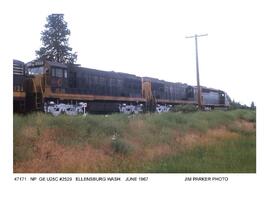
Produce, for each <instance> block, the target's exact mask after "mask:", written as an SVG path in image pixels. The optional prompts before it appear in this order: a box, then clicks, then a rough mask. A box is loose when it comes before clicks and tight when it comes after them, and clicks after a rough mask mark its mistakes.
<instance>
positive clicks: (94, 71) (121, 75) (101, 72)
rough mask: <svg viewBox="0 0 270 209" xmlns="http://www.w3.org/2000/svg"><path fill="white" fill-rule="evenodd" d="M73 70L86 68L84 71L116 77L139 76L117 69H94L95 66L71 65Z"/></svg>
mask: <svg viewBox="0 0 270 209" xmlns="http://www.w3.org/2000/svg"><path fill="white" fill-rule="evenodd" d="M70 69H72V70H75V71H76V70H84V71H90V72H93V73H99V74H103V73H104V74H111V75H112V76H116V77H129V78H139V77H138V76H136V75H133V74H128V73H121V72H115V71H105V70H98V69H93V68H85V67H79V66H71V68H70Z"/></svg>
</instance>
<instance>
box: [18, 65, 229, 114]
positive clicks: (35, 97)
mask: <svg viewBox="0 0 270 209" xmlns="http://www.w3.org/2000/svg"><path fill="white" fill-rule="evenodd" d="M197 92H198V90H197V88H196V87H194V86H191V85H188V84H183V83H172V82H167V81H164V80H159V79H156V78H150V77H139V76H136V75H132V74H127V73H120V72H114V71H102V70H96V69H90V68H84V67H81V66H80V65H75V64H69V65H66V64H61V63H57V62H51V61H31V62H28V63H23V62H21V61H19V60H13V103H14V112H29V111H35V110H39V111H44V112H49V113H52V114H53V115H59V114H61V113H66V114H69V115H76V114H78V113H86V112H90V113H111V112H123V113H138V112H143V111H157V112H166V111H169V110H170V108H171V107H172V106H174V105H178V104H192V105H197ZM201 92H202V93H201V96H202V98H201V101H202V105H203V107H204V108H215V107H225V108H226V107H228V106H229V104H230V102H229V97H228V95H227V94H226V93H225V92H224V91H222V90H217V89H212V88H206V87H201Z"/></svg>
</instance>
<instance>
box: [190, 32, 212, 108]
mask: <svg viewBox="0 0 270 209" xmlns="http://www.w3.org/2000/svg"><path fill="white" fill-rule="evenodd" d="M202 36H208V34H201V35H197V34H195V35H194V36H186V38H195V50H196V74H197V92H198V93H197V95H198V105H199V108H200V109H201V108H202V97H201V86H200V73H199V58H198V43H197V38H198V37H202Z"/></svg>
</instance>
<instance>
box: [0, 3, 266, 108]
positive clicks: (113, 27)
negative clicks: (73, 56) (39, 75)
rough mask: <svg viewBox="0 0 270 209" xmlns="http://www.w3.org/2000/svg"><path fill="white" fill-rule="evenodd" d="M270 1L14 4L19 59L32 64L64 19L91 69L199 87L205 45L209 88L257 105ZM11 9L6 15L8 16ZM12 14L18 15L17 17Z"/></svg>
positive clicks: (10, 7)
mask: <svg viewBox="0 0 270 209" xmlns="http://www.w3.org/2000/svg"><path fill="white" fill-rule="evenodd" d="M266 3H267V1H260V0H256V1H239V0H234V1H232V0H227V1H210V0H206V1H203V0H201V1H199V0H188V1H179V0H177V1H173V0H166V1H159V0H156V1H154V0H137V1H128V0H125V1H124V0H115V1H105V0H95V1H91V0H90V1H84V0H76V1H67V0H46V1H39V0H24V1H19V0H10V1H7V2H6V3H5V4H4V9H3V11H2V12H1V14H0V15H1V19H5V18H6V17H7V16H8V17H10V18H9V19H10V21H11V22H12V26H11V25H7V26H8V28H9V34H8V36H10V37H12V47H8V51H9V53H10V55H11V57H12V59H19V60H21V61H24V62H28V61H30V60H33V59H34V58H35V50H37V49H39V48H40V47H41V41H40V33H41V31H42V30H44V25H45V24H46V17H47V16H48V15H49V14H52V13H63V14H64V18H65V20H66V21H67V23H68V28H69V29H70V30H71V36H70V40H69V43H70V46H71V47H72V48H73V52H77V53H78V60H77V63H78V64H81V65H82V66H84V67H89V68H96V69H100V70H108V71H110V70H114V71H117V72H125V73H131V74H135V75H138V76H149V77H154V78H159V79H162V80H167V81H171V82H182V83H188V84H190V85H196V62H195V43H194V39H186V38H185V37H186V36H190V35H194V34H205V33H207V34H208V36H206V37H201V38H198V52H199V68H200V82H201V85H203V86H207V87H212V88H217V89H222V90H224V91H226V92H227V93H228V94H229V96H230V97H231V98H232V99H234V100H235V101H239V102H241V103H242V104H247V105H250V104H251V102H252V101H254V102H255V105H256V103H257V100H258V93H257V90H258V89H257V88H256V87H254V81H255V79H258V75H260V74H261V71H263V70H265V66H264V65H263V64H262V63H263V62H265V61H266V60H267V59H268V58H267V53H266V52H267V51H266V50H267V48H266V42H267V41H268V40H267V34H268V35H269V32H268V30H267V27H266V26H267V25H269V22H268V20H269V19H270V15H269V12H268V4H266ZM5 8H6V9H5ZM8 11H13V12H12V14H10V12H8Z"/></svg>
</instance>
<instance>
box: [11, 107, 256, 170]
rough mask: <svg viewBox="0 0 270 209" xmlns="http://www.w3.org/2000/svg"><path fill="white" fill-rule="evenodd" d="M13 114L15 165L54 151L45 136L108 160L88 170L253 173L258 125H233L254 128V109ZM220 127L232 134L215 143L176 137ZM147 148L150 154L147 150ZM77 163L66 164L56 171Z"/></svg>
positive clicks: (74, 166) (67, 168)
mask: <svg viewBox="0 0 270 209" xmlns="http://www.w3.org/2000/svg"><path fill="white" fill-rule="evenodd" d="M13 119H14V123H13V128H14V147H13V149H14V158H13V159H14V164H16V165H20V164H23V163H25V162H28V161H29V160H31V159H35V158H39V157H40V158H41V161H43V160H44V156H43V157H42V156H41V153H44V152H47V151H48V152H53V151H54V150H53V149H54V147H53V146H52V147H49V148H46V146H43V147H42V146H41V145H40V144H41V143H42V142H43V143H45V145H46V143H47V142H46V140H49V141H50V142H51V143H55V145H60V146H64V147H65V149H67V150H70V149H73V148H78V147H79V148H80V149H83V148H84V147H86V146H91V147H92V148H93V149H95V150H96V151H97V152H98V153H99V154H98V156H99V157H100V156H103V157H104V159H106V160H107V161H106V163H105V162H102V160H101V161H97V162H96V165H95V170H89V172H256V140H255V139H256V130H254V129H252V130H243V128H242V127H239V126H237V125H236V124H235V122H236V121H238V122H239V121H240V122H241V121H246V122H249V123H250V122H252V123H254V127H256V124H255V123H256V112H255V111H252V110H232V111H218V110H217V111H211V112H188V113H181V112H168V113H163V114H139V115H133V116H129V115H124V114H112V115H108V116H104V115H87V116H86V117H82V116H72V117H71V116H65V115H61V116H58V117H53V116H51V115H48V114H43V113H33V114H29V115H26V116H22V115H16V114H15V115H14V118H13ZM220 127H225V129H226V130H228V131H230V132H232V133H235V134H236V135H234V136H235V138H232V139H229V140H228V139H227V138H224V139H223V138H222V137H219V139H218V140H215V139H213V141H214V142H213V143H210V144H200V143H198V144H195V145H192V147H185V146H184V145H182V144H181V143H179V142H177V140H176V139H177V138H179V137H180V139H181V137H182V138H183V137H184V136H186V135H188V134H190V133H194V134H197V135H206V134H207V132H208V131H209V130H212V129H216V128H220ZM114 136H117V139H116V140H113V138H114ZM44 147H45V148H44ZM42 149H47V150H42ZM80 149H78V150H80ZM155 149H156V150H157V151H155V152H154V150H155ZM40 150H41V151H40ZM151 150H153V152H154V154H153V153H152V154H147V153H148V152H151ZM164 150H165V151H164ZM67 153H68V152H67ZM72 153H73V152H72ZM164 153H165V154H164ZM55 154H56V155H57V154H58V153H57V152H56V153H55ZM152 155H153V156H152ZM149 156H150V157H149ZM151 156H152V157H151ZM70 157H72V156H70ZM103 157H102V159H103ZM58 158H61V156H60V157H58ZM78 159H79V158H78ZM90 160H91V159H90ZM57 163H59V162H58V161H57ZM79 163H80V162H79V161H78V162H77V164H79ZM84 163H85V167H86V168H85V169H84V170H83V172H85V170H87V168H88V167H89V164H88V163H87V161H85V162H84ZM45 164H46V161H45ZM90 164H91V163H90ZM80 166H81V167H82V165H80ZM80 166H78V165H75V164H74V165H67V166H66V167H65V168H61V169H62V170H59V171H54V172H61V171H66V170H70V168H78V169H79V168H80ZM56 167H57V166H56ZM91 169H93V168H91ZM73 172H80V170H76V171H75V170H73Z"/></svg>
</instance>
